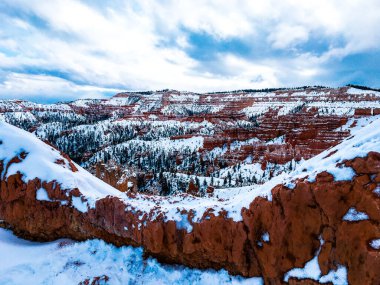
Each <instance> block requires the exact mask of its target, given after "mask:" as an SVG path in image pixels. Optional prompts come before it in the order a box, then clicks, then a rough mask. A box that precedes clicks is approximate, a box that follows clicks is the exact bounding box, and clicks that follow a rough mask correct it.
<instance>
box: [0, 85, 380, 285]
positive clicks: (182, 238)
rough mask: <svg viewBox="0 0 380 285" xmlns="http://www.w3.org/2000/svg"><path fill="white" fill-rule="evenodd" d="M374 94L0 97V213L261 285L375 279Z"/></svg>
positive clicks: (378, 147) (379, 180)
mask: <svg viewBox="0 0 380 285" xmlns="http://www.w3.org/2000/svg"><path fill="white" fill-rule="evenodd" d="M379 97H380V93H379V92H377V91H371V90H361V89H357V88H353V87H342V88H322V87H306V88H295V89H284V90H283V89H280V90H267V91H260V92H258V91H252V90H251V91H247V90H246V91H234V92H224V93H207V94H195V93H190V92H178V91H173V90H164V91H156V92H140V93H138V92H134V93H121V94H117V95H115V96H114V97H112V98H110V99H104V100H103V99H102V100H78V101H74V102H70V103H58V104H51V105H42V104H35V103H31V102H27V101H20V100H11V101H0V120H1V121H4V122H0V173H1V192H0V219H1V220H2V225H3V227H6V228H10V229H12V230H13V232H14V233H15V234H16V235H18V236H20V237H23V238H26V239H31V240H35V241H41V242H46V241H52V240H56V239H59V238H71V239H73V240H78V241H85V240H88V239H94V238H97V239H101V240H104V241H106V242H108V243H111V244H114V245H116V246H125V245H132V246H137V247H140V246H141V247H142V248H143V249H144V252H145V253H146V254H147V255H148V256H152V257H155V258H157V259H158V260H159V261H160V262H164V263H168V264H182V265H186V266H189V267H191V268H201V269H208V268H213V269H217V270H219V269H226V270H227V271H228V272H229V273H230V274H234V275H241V276H244V277H258V278H262V281H263V282H264V283H265V284H283V283H289V284H316V283H318V282H319V283H328V282H330V283H332V284H346V283H349V284H376V283H377V282H378V280H380V276H379V273H378V270H377V269H378V268H379V265H380V264H379V260H380V259H379V258H380V253H379V250H380V246H379V245H380V228H379V222H380V216H379V207H380V190H379V187H380V186H379V185H380V101H379ZM10 124H12V125H14V126H11V125H10ZM15 126H17V127H19V128H22V129H24V130H25V131H24V130H21V129H19V128H17V127H15ZM43 141H44V142H43ZM92 174H93V175H92ZM95 176H97V177H98V178H96V177H95ZM47 221H48V222H47ZM310 268H312V269H313V270H310ZM344 282H346V283H344Z"/></svg>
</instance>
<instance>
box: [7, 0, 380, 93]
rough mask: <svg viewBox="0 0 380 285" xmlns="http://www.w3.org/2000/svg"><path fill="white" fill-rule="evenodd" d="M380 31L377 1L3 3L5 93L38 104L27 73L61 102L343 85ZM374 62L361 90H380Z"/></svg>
mask: <svg viewBox="0 0 380 285" xmlns="http://www.w3.org/2000/svg"><path fill="white" fill-rule="evenodd" d="M379 25H380V2H378V1H377V0H367V1H365V2H363V1H359V0H347V1H345V2H344V5H343V4H342V2H341V1H339V0H319V1H316V0H310V1H301V0H283V1H275V0H267V1H251V0H240V1H238V0H231V1H227V2H223V3H221V2H220V1H216V0H192V1H175V0H163V1H149V0H140V1H137V0H130V1H122V0H111V1H89V0H86V1H85V0H83V1H79V0H49V1H38V0H3V1H2V2H1V3H0V69H1V72H2V74H3V78H4V80H3V84H2V85H0V88H2V89H3V88H5V87H6V86H7V85H5V83H4V82H14V84H16V83H17V86H20V87H18V88H16V89H17V90H18V91H17V92H16V91H15V92H13V94H14V95H15V96H16V95H17V96H20V97H24V98H28V97H30V95H29V93H30V92H31V91H29V89H28V88H27V87H25V88H21V86H22V84H29V83H30V82H29V81H25V79H23V80H20V79H16V77H17V76H21V75H22V76H25V77H29V78H33V82H34V83H33V84H36V85H35V86H37V85H38V84H41V88H45V87H46V88H47V86H46V85H44V84H46V81H45V80H42V81H39V80H35V78H36V77H38V76H42V77H43V78H46V79H47V81H49V82H50V83H51V84H57V86H59V87H57V88H53V89H52V91H51V92H42V93H44V94H45V93H46V96H49V98H53V97H54V96H55V97H56V98H57V99H59V100H61V99H64V98H75V97H80V96H81V95H80V93H81V92H83V93H84V94H89V93H88V92H86V91H85V90H83V88H82V87H83V86H87V87H86V88H88V86H92V88H93V90H92V91H93V92H95V91H96V92H97V93H98V94H101V93H103V94H109V93H108V91H110V90H112V89H118V90H119V89H127V90H141V89H163V88H175V89H180V90H194V91H208V90H225V89H240V88H262V87H274V86H295V85H305V84H333V85H337V84H341V83H342V78H349V79H350V80H354V81H355V80H356V79H358V80H359V77H357V78H355V77H352V76H349V74H352V67H353V66H352V63H351V61H345V60H344V59H345V58H348V57H351V56H353V55H363V56H365V55H368V54H370V53H375V54H378V53H377V52H376V51H379V49H380V34H379V33H378V32H377V30H378V26H379ZM366 62H367V61H364V60H363V62H360V61H356V62H355V68H356V69H358V72H357V74H361V75H360V82H359V83H363V84H365V83H367V82H370V83H371V84H379V83H380V82H379V81H380V79H374V77H375V76H374V75H373V70H371V71H372V72H371V73H368V72H367V71H368V66H367V65H366ZM337 71H339V74H338V73H337ZM345 72H346V73H345ZM335 73H337V74H335ZM367 73H368V80H366V77H365V76H363V74H367ZM4 74H5V75H4ZM355 74H356V73H355ZM16 75H17V76H16ZM338 76H339V78H338ZM377 78H378V76H377ZM53 79H54V80H53ZM60 80H62V82H56V81H60ZM63 82H64V83H63ZM50 83H49V84H50ZM346 83H348V82H346ZM65 84H66V85H65ZM50 86H51V85H50ZM81 86H82V87H81ZM41 88H40V89H41ZM64 88H67V92H62V91H63V89H64ZM16 89H15V90H16ZM92 91H91V92H92ZM24 92H25V93H24ZM55 92H56V94H57V95H54V93H55ZM47 93H50V95H48V94H47ZM4 94H5V93H4V92H3V90H0V96H5V95H4ZM65 94H67V95H65ZM33 96H34V95H33ZM65 96H66V97H65ZM8 97H9V96H8Z"/></svg>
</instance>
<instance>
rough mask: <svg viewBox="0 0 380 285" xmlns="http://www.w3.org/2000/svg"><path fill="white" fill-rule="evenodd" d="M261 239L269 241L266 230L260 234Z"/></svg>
mask: <svg viewBox="0 0 380 285" xmlns="http://www.w3.org/2000/svg"><path fill="white" fill-rule="evenodd" d="M261 239H262V240H263V241H265V242H269V241H270V237H269V233H268V232H265V233H264V234H263V235H262V236H261Z"/></svg>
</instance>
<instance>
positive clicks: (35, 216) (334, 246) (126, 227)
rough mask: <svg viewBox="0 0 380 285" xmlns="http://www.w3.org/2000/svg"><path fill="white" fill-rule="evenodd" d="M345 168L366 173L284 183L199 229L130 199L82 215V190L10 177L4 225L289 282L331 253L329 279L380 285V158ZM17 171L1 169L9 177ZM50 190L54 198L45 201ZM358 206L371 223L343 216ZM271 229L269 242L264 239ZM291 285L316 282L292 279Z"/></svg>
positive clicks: (37, 236)
mask: <svg viewBox="0 0 380 285" xmlns="http://www.w3.org/2000/svg"><path fill="white" fill-rule="evenodd" d="M10 163H17V160H16V159H14V160H12V161H11V162H10ZM345 164H346V165H349V166H351V167H352V168H353V169H354V171H355V172H356V175H355V176H354V178H353V180H352V181H339V182H336V181H334V178H333V176H332V175H330V174H329V173H327V172H324V173H320V174H319V175H318V176H317V178H316V180H315V182H308V181H306V180H299V181H297V183H296V186H295V188H294V189H288V188H286V187H285V186H283V185H278V186H277V187H275V188H274V189H273V190H272V201H268V200H267V199H265V198H261V197H258V198H256V199H255V200H254V201H252V203H251V204H250V206H249V208H248V209H242V216H243V220H242V221H241V222H234V221H233V220H232V219H229V218H227V217H226V216H225V215H223V213H221V214H220V215H218V216H215V215H214V214H213V212H212V210H211V209H210V211H208V212H206V213H205V214H204V216H203V218H202V219H201V221H199V222H196V223H195V222H194V223H192V231H191V232H189V233H188V232H187V231H186V230H184V229H179V228H177V224H176V222H175V221H170V220H169V221H165V220H164V219H163V216H160V215H158V216H157V217H156V218H155V219H149V218H148V217H147V216H146V215H145V216H144V217H143V218H142V220H140V219H139V216H140V214H141V211H139V210H138V209H136V210H137V211H134V212H132V211H127V212H126V211H125V208H126V206H127V205H126V204H125V203H126V202H122V201H121V200H119V199H118V198H114V197H106V198H103V199H100V200H98V201H97V202H96V206H95V208H92V209H89V210H88V212H85V213H82V212H79V211H78V210H76V209H75V208H73V207H71V205H72V198H73V197H80V196H81V194H80V192H79V191H78V190H77V189H73V190H71V191H69V192H68V195H66V194H65V192H64V191H61V189H60V186H59V185H58V184H57V183H54V182H45V181H40V180H39V179H37V178H36V179H34V180H32V181H29V182H28V183H24V182H23V181H22V176H21V175H20V174H15V175H11V176H9V177H8V178H7V179H5V180H2V181H1V193H0V219H3V220H4V221H6V223H8V224H9V225H11V226H12V228H13V230H14V231H15V233H16V234H18V235H20V236H22V237H25V238H29V239H34V240H43V241H48V240H53V239H57V238H61V237H70V238H73V239H77V240H84V239H88V238H101V239H104V240H105V241H107V242H111V243H114V244H116V245H134V246H140V245H142V246H143V247H144V248H145V251H146V252H147V254H150V255H152V256H155V257H157V258H158V259H159V260H161V261H164V262H169V263H181V264H185V265H187V266H191V267H198V268H210V267H212V268H217V269H218V268H225V269H227V270H228V271H229V272H230V273H233V274H241V275H243V276H263V277H264V280H265V283H266V284H281V283H282V280H283V277H284V274H285V273H286V272H288V271H289V270H291V269H292V268H295V267H303V266H304V265H305V263H306V262H307V261H309V260H310V259H312V258H313V257H314V256H315V255H316V252H317V250H318V248H320V247H321V251H320V253H319V256H318V261H319V266H320V268H321V271H322V273H323V274H327V273H328V272H329V271H330V270H332V269H336V268H337V266H338V265H343V266H346V267H347V268H348V281H349V282H350V284H376V283H377V282H378V280H380V271H379V270H378V269H379V267H380V252H379V250H376V249H374V248H371V247H370V246H369V243H370V241H371V240H372V239H378V238H380V227H379V223H380V211H379V208H380V198H379V196H377V194H376V193H374V190H375V189H376V188H377V187H378V184H379V182H380V154H379V153H374V152H371V153H369V154H368V156H367V157H364V158H356V159H354V160H351V161H347V162H345ZM8 166H9V165H7V166H4V165H3V164H1V167H0V173H2V172H3V170H4V169H5V168H7V167H8ZM41 186H43V187H44V188H45V189H46V190H47V192H48V195H49V198H50V200H51V201H38V200H36V190H37V189H39V188H40V187H41ZM64 201H66V202H65V203H63V202H64ZM353 206H354V207H356V208H357V209H358V211H361V212H365V213H366V214H368V216H369V217H370V218H369V219H368V220H364V221H356V222H350V221H344V220H342V217H343V216H344V215H345V213H346V212H347V211H348V209H350V208H351V207H353ZM183 214H187V215H188V216H189V218H191V216H192V213H191V212H189V213H185V212H184V213H183ZM190 220H191V219H190ZM264 233H268V234H269V237H270V238H269V239H268V240H265V241H264V240H263V234H264ZM320 238H321V239H323V240H324V244H323V245H322V246H321V243H320ZM290 284H314V283H313V282H312V281H303V282H298V281H297V280H291V281H290Z"/></svg>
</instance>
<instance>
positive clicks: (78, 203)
mask: <svg viewBox="0 0 380 285" xmlns="http://www.w3.org/2000/svg"><path fill="white" fill-rule="evenodd" d="M72 202H73V206H74V208H76V209H77V210H78V211H79V212H82V213H85V212H87V210H88V207H87V203H85V202H83V201H82V199H81V197H72Z"/></svg>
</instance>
